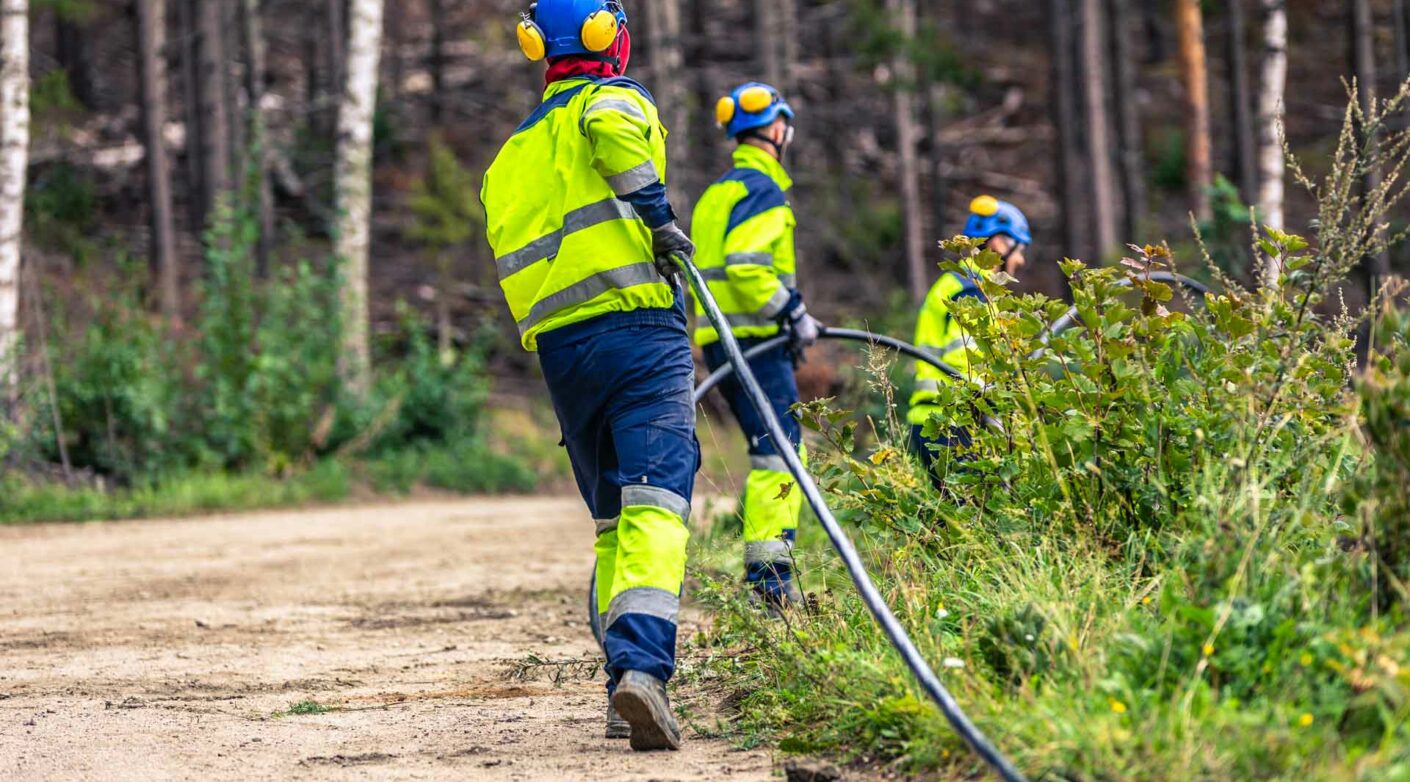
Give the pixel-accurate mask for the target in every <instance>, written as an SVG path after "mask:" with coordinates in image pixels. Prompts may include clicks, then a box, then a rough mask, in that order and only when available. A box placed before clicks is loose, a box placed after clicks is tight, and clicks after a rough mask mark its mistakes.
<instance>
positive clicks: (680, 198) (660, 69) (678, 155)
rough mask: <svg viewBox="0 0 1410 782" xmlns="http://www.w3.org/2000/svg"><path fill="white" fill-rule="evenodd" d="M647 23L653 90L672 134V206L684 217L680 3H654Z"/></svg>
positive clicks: (686, 138)
mask: <svg viewBox="0 0 1410 782" xmlns="http://www.w3.org/2000/svg"><path fill="white" fill-rule="evenodd" d="M646 22H647V32H648V34H649V35H650V37H651V70H652V76H653V78H654V81H653V83H652V85H651V89H652V90H653V91H654V92H655V94H656V96H657V97H658V98H659V100H658V101H657V102H658V104H659V105H660V106H661V118H662V121H663V122H664V124H665V125H666V129H667V130H668V131H670V134H671V138H670V143H669V144H668V145H667V148H666V152H667V155H668V157H669V165H668V167H667V182H668V183H669V189H670V196H671V203H672V204H673V205H674V206H675V208H676V211H677V212H680V213H682V214H684V213H685V210H686V204H687V203H689V197H688V196H687V192H688V191H687V189H686V188H685V181H684V179H683V178H682V175H683V174H684V173H685V171H686V169H687V168H688V164H687V160H688V157H689V151H690V105H689V99H688V98H687V97H686V80H685V55H684V53H683V52H682V50H681V48H682V44H681V0H654V2H653V3H652V4H651V6H650V7H649V8H648V9H647V16H646Z"/></svg>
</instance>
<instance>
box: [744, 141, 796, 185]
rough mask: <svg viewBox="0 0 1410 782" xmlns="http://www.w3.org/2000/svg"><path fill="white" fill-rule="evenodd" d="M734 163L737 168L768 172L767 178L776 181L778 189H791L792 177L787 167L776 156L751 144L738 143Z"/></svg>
mask: <svg viewBox="0 0 1410 782" xmlns="http://www.w3.org/2000/svg"><path fill="white" fill-rule="evenodd" d="M734 164H735V165H736V166H738V167H739V168H752V169H754V170H756V171H762V172H764V173H765V174H768V175H769V179H772V180H773V181H774V182H775V183H777V184H778V187H779V189H780V190H783V191H784V192H787V191H789V190H791V189H793V177H791V176H789V175H788V169H786V168H784V167H783V164H782V163H780V162H779V160H778V158H776V157H774V156H773V155H770V154H769V153H768V152H765V151H764V150H762V149H760V148H758V147H756V146H754V145H753V144H740V145H739V146H738V147H736V148H735V150H734Z"/></svg>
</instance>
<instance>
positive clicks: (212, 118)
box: [196, 0, 232, 222]
mask: <svg viewBox="0 0 1410 782" xmlns="http://www.w3.org/2000/svg"><path fill="white" fill-rule="evenodd" d="M196 10H197V17H196V23H197V25H198V26H199V29H200V47H199V50H200V75H199V77H198V79H197V84H198V89H199V91H200V106H199V110H200V113H201V182H202V185H204V188H205V190H204V193H203V198H202V201H203V206H204V209H203V210H202V211H203V213H204V215H205V219H206V221H207V222H209V221H210V219H211V218H212V216H213V210H214V209H215V206H216V204H217V203H219V202H220V201H221V200H222V199H223V198H225V197H227V196H228V195H229V193H230V190H231V184H232V183H231V177H230V161H231V146H230V117H229V114H228V113H227V111H226V108H227V103H226V89H227V88H226V82H227V80H228V79H227V76H228V74H227V72H226V66H227V59H226V54H225V14H223V13H222V12H221V3H219V2H217V1H216V0H196Z"/></svg>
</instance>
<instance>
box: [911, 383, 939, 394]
mask: <svg viewBox="0 0 1410 782" xmlns="http://www.w3.org/2000/svg"><path fill="white" fill-rule="evenodd" d="M916 390H917V391H923V392H925V393H929V394H938V393H940V381H939V380H917V381H916Z"/></svg>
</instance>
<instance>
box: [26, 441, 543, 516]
mask: <svg viewBox="0 0 1410 782" xmlns="http://www.w3.org/2000/svg"><path fill="white" fill-rule="evenodd" d="M538 477H539V476H537V475H536V474H535V472H534V471H532V470H530V469H529V468H527V467H525V466H523V465H520V464H519V463H518V462H516V461H514V460H512V459H510V458H509V457H506V456H503V455H500V454H497V453H494V452H493V451H491V450H490V449H489V448H486V447H483V446H480V445H477V444H475V445H460V446H446V447H420V448H410V449H404V450H399V451H392V452H389V453H386V454H382V455H379V456H377V457H375V458H371V459H367V460H363V461H357V462H352V463H345V462H341V461H337V460H333V459H328V460H325V461H322V462H319V463H317V464H315V465H314V466H313V467H311V468H309V469H307V470H303V471H298V472H294V473H293V474H291V475H288V476H286V477H274V476H269V475H266V474H263V473H244V474H230V473H223V472H209V473H193V474H187V475H179V476H171V477H167V478H160V479H154V480H152V481H150V482H148V483H147V484H145V485H142V486H137V487H131V488H122V489H115V490H103V489H98V488H71V487H68V486H62V485H55V484H42V483H29V482H24V481H21V480H19V479H14V478H12V479H10V480H9V481H7V482H5V483H4V484H3V492H0V524H22V523H40V522H76V521H118V520H124V519H140V518H155V517H172V516H190V515H198V514H204V513H217V512H234V511H249V510H261V509H272V508H286V507H298V506H302V505H317V504H328V503H336V502H341V501H344V500H347V499H348V498H349V497H350V496H351V495H352V492H353V490H354V488H355V487H357V486H359V485H366V486H368V487H370V488H371V489H372V490H373V491H375V492H377V493H380V494H390V495H405V494H407V493H408V492H410V491H411V490H413V489H414V488H416V487H418V486H424V487H428V488H433V489H439V490H444V491H451V492H456V493H461V494H480V493H508V492H527V491H530V490H532V489H533V487H534V486H535V484H536V483H537V481H538Z"/></svg>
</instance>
